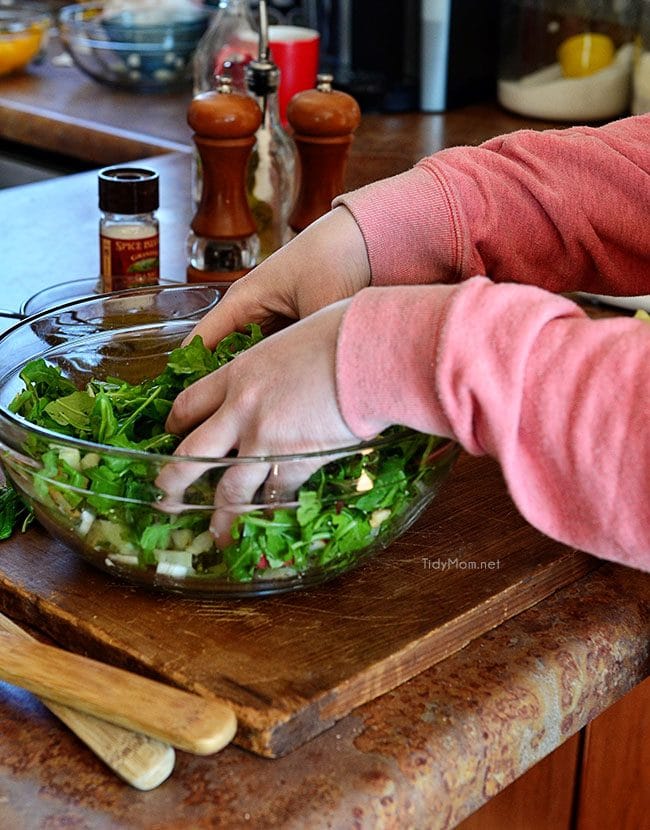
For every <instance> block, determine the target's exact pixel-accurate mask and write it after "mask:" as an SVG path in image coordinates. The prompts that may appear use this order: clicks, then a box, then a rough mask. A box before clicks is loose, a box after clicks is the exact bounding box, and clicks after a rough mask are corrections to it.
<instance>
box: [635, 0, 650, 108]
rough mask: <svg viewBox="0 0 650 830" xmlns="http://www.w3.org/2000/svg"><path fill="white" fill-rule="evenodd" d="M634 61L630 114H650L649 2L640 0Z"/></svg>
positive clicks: (649, 0)
mask: <svg viewBox="0 0 650 830" xmlns="http://www.w3.org/2000/svg"><path fill="white" fill-rule="evenodd" d="M637 45H638V49H637V53H636V55H635V61H634V77H633V84H632V86H633V95H632V112H633V114H634V115H640V114H641V113H642V112H650V0H641V6H640V14H639V37H638V40H637Z"/></svg>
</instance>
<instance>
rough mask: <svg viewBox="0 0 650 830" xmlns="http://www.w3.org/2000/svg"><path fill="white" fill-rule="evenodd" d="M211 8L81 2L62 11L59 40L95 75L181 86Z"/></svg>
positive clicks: (154, 86) (152, 86)
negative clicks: (130, 7)
mask: <svg viewBox="0 0 650 830" xmlns="http://www.w3.org/2000/svg"><path fill="white" fill-rule="evenodd" d="M210 16H211V10H210V9H208V8H207V7H200V6H196V7H195V8H192V9H190V10H183V11H182V12H181V11H171V10H169V9H164V10H160V9H156V8H152V7H147V8H145V9H139V10H132V11H126V10H124V11H120V12H114V11H112V10H111V8H110V4H105V3H77V4H75V5H71V6H65V7H64V8H62V9H61V10H60V12H59V17H58V24H59V33H60V36H61V40H62V42H63V45H64V47H65V49H66V50H67V52H68V53H69V54H70V56H71V57H72V59H73V61H74V62H75V64H76V65H77V66H78V67H79V69H81V70H82V72H85V73H86V74H87V75H88V76H90V77H91V78H92V79H93V80H95V81H98V82H100V83H103V84H106V85H108V86H112V87H118V88H121V89H130V90H133V91H137V92H157V91H163V90H166V89H171V88H175V87H178V86H183V85H185V84H187V83H189V82H190V81H191V78H192V58H193V56H194V51H195V49H196V46H197V44H198V42H199V40H200V39H201V36H202V35H203V33H204V32H205V30H206V28H207V25H208V22H209V20H210Z"/></svg>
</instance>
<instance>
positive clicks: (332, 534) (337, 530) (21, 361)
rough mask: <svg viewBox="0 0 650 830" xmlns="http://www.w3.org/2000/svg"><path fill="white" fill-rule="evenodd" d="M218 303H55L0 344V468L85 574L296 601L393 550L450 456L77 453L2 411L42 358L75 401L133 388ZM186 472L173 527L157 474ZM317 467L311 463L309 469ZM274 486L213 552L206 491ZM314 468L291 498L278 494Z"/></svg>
mask: <svg viewBox="0 0 650 830" xmlns="http://www.w3.org/2000/svg"><path fill="white" fill-rule="evenodd" d="M220 297H221V290H220V289H219V288H217V287H213V286H206V285H196V286H190V285H179V286H173V287H161V286H158V287H152V288H142V289H134V290H130V291H125V292H118V293H114V294H106V295H99V296H97V297H95V298H86V299H83V300H79V301H73V302H69V303H65V304H63V305H61V306H58V307H56V308H53V309H50V310H47V311H44V312H42V313H40V314H36V315H33V316H31V317H29V318H27V319H25V320H23V321H21V322H19V323H17V324H16V325H14V326H13V327H12V328H11V329H9V330H8V331H7V332H5V334H4V335H3V336H2V337H1V338H0V367H2V368H1V369H0V459H1V461H2V465H3V467H4V470H5V472H6V475H7V477H8V478H9V479H10V481H11V482H12V483H13V485H14V486H15V487H16V488H17V490H18V491H19V492H20V493H21V494H22V496H23V497H24V498H25V500H26V501H28V502H29V503H30V504H31V506H32V507H33V509H34V512H35V514H36V516H37V518H38V519H39V521H40V522H41V524H42V525H43V526H44V527H45V528H47V530H49V531H50V533H51V534H52V535H53V536H55V537H56V538H58V539H59V540H61V541H63V542H64V543H66V544H67V545H68V546H69V547H70V548H72V549H73V550H74V551H76V552H77V553H79V554H80V555H81V556H82V557H84V559H86V560H88V561H89V562H91V563H93V564H94V565H96V566H98V567H99V568H102V569H103V570H105V571H107V572H109V573H111V574H115V575H117V576H120V577H123V578H125V579H127V580H130V581H131V582H134V583H139V584H142V585H147V586H152V587H155V588H160V589H166V590H171V591H179V592H182V593H186V594H195V595H200V596H212V597H220V596H254V595H260V594H267V593H276V592H281V591H291V590H295V589H297V588H303V587H306V586H310V585H313V584H316V583H318V582H321V581H322V580H324V579H327V578H330V577H332V576H334V575H336V574H340V573H342V572H344V571H346V570H348V569H349V568H351V567H353V566H354V565H356V564H357V563H359V562H361V561H362V560H364V559H365V558H366V557H367V556H368V555H369V554H371V553H372V552H374V551H377V550H379V549H382V548H385V547H386V546H388V545H389V544H390V543H391V542H392V541H393V540H394V539H396V538H397V537H398V536H399V535H401V534H402V533H403V532H404V531H405V530H406V529H407V527H409V526H410V525H411V523H412V522H413V521H414V520H415V518H416V517H417V516H418V515H419V514H420V513H421V511H422V510H423V509H424V508H425V507H426V506H427V505H428V504H429V503H430V502H431V500H432V499H433V498H434V497H435V495H436V493H437V492H438V490H439V488H440V486H441V484H442V482H443V481H444V480H445V479H446V478H447V476H448V474H449V472H450V470H451V467H452V465H453V463H454V461H455V459H456V456H457V453H458V447H457V445H456V444H455V443H454V442H452V441H448V440H445V439H439V438H435V437H433V436H427V435H423V434H421V433H417V432H414V431H412V430H408V429H402V428H395V429H392V430H389V431H388V432H387V433H385V434H384V435H382V436H380V437H378V438H377V439H376V440H375V441H372V442H366V443H360V444H357V445H355V446H351V447H348V448H345V449H337V450H334V451H331V452H318V453H307V454H296V455H291V456H277V457H269V458H257V457H256V458H243V457H237V456H233V457H227V458H179V457H177V456H174V457H173V459H172V458H170V456H169V455H168V454H157V453H156V452H145V451H142V450H133V449H129V448H123V447H120V446H119V445H118V443H119V442H117V443H116V442H113V443H111V442H110V441H107V442H106V443H104V444H101V443H93V442H89V441H84V440H79V439H76V438H73V437H70V436H66V435H61V434H59V433H57V432H53V431H51V430H48V429H45V428H43V427H41V426H37V425H35V424H32V423H30V422H28V421H26V420H24V419H23V418H21V417H19V416H17V415H15V414H14V413H13V412H12V411H10V409H9V407H10V404H11V402H12V400H14V398H15V396H16V395H17V394H18V393H19V392H20V391H21V389H23V382H22V380H21V379H20V373H21V371H22V370H23V368H24V367H25V365H26V364H27V363H29V362H30V361H33V360H35V359H38V358H42V359H43V360H44V362H45V364H46V365H47V366H50V367H52V366H53V367H58V368H60V369H61V371H62V373H63V375H64V376H65V377H66V378H69V379H70V380H71V381H73V382H74V384H75V386H76V387H77V388H80V389H81V388H83V387H84V386H85V385H86V384H87V383H88V382H89V381H90V380H91V379H93V378H94V379H100V380H105V379H106V378H119V379H122V380H126V381H128V382H130V383H139V382H140V381H141V380H143V379H145V378H151V377H153V376H155V375H157V374H158V373H159V372H160V371H162V369H163V368H164V366H165V364H166V362H167V360H168V357H169V355H170V354H171V352H172V351H173V350H174V349H175V348H176V347H177V346H178V345H179V344H180V342H181V340H182V339H183V338H184V337H185V336H186V335H187V334H188V333H189V332H190V331H191V329H192V327H193V326H194V325H195V323H196V322H197V320H198V319H200V318H201V317H202V316H203V315H204V314H205V313H206V312H207V311H208V310H209V309H210V308H212V307H213V306H214V305H215V303H217V302H218V301H219V299H220ZM179 460H181V461H183V462H185V463H190V464H194V465H196V468H197V475H198V476H199V477H198V478H197V480H196V481H195V482H194V483H193V484H192V485H191V486H190V487H189V488H188V489H187V490H186V492H185V495H184V497H183V503H182V505H177V506H175V509H174V511H173V512H171V511H168V510H167V509H166V507H165V503H164V502H162V501H161V499H162V496H163V494H162V493H161V492H160V491H159V490H158V488H157V487H156V484H155V482H156V478H157V476H158V473H159V471H160V470H161V469H162V467H163V466H165V465H167V464H169V463H176V462H177V461H179ZM314 462H315V463H314ZM260 463H264V464H266V465H268V466H269V469H270V472H269V475H268V478H267V480H266V482H265V485H264V487H263V488H261V489H260V492H259V493H258V494H257V495H256V496H255V498H254V500H253V503H251V504H242V505H238V506H237V507H236V510H235V513H236V514H237V515H238V518H236V519H235V520H234V524H233V528H236V530H234V541H233V542H232V543H231V544H229V545H228V546H226V547H225V548H224V549H223V550H220V549H218V548H216V547H215V543H214V539H213V537H212V536H211V534H210V532H209V530H208V528H209V522H210V517H211V514H212V512H213V510H214V507H213V500H214V489H215V486H216V484H217V483H218V481H219V479H220V477H221V476H222V475H223V474H224V472H225V471H226V470H228V469H229V468H231V467H233V466H238V465H250V464H260ZM305 465H311V469H313V468H314V467H319V470H318V471H317V472H316V473H314V474H313V475H312V476H311V478H310V479H309V480H308V481H307V482H306V483H305V484H303V485H301V486H300V488H299V489H298V491H297V492H291V493H282V495H279V493H280V492H281V490H282V488H281V487H280V486H279V485H278V486H277V487H276V486H275V483H276V482H280V481H282V480H287V479H289V480H291V479H292V478H293V479H294V480H295V477H293V476H291V470H292V469H294V470H296V469H297V470H300V469H304V467H305Z"/></svg>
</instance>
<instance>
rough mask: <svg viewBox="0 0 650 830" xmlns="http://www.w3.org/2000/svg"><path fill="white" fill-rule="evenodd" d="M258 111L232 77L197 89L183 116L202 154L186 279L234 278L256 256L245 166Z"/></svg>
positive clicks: (257, 250) (221, 78) (259, 114)
mask: <svg viewBox="0 0 650 830" xmlns="http://www.w3.org/2000/svg"><path fill="white" fill-rule="evenodd" d="M261 119H262V114H261V112H260V108H259V107H258V105H257V103H256V102H255V101H254V100H253V98H251V97H250V96H248V95H244V94H240V93H236V92H233V91H232V82H231V79H230V78H228V77H227V76H219V77H218V78H217V89H216V90H211V91H209V92H203V93H201V94H200V95H197V96H196V97H195V98H194V99H193V100H192V103H191V104H190V107H189V110H188V113H187V122H188V124H189V125H190V127H191V128H192V129H193V130H194V136H193V139H194V143H195V144H196V148H197V151H198V154H199V157H200V159H201V169H202V187H201V201H200V203H199V206H198V208H197V211H196V214H195V215H194V218H193V219H192V223H191V232H190V236H189V239H188V249H189V258H190V261H189V264H188V267H187V280H188V282H206V281H214V280H219V281H224V282H233V281H234V280H236V279H238V278H239V277H241V276H243V275H244V274H246V273H247V272H248V271H250V269H251V268H252V267H253V266H255V265H256V264H257V262H258V257H259V238H258V236H257V228H256V225H255V220H254V218H253V215H252V213H251V211H250V208H249V206H248V200H247V197H246V169H247V165H248V160H249V158H250V154H251V150H252V148H253V145H254V144H255V132H256V131H257V128H258V127H259V125H260V122H261Z"/></svg>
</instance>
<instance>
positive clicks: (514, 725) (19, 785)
mask: <svg viewBox="0 0 650 830" xmlns="http://www.w3.org/2000/svg"><path fill="white" fill-rule="evenodd" d="M188 100H189V99H188V97H187V95H183V94H181V93H179V94H175V95H173V96H151V97H143V96H130V95H127V94H125V93H113V92H111V91H109V90H105V89H103V88H101V87H98V86H97V85H96V84H94V83H92V82H91V81H87V80H85V79H84V78H82V76H81V75H79V73H78V72H77V70H76V69H74V68H62V67H53V66H52V65H51V64H47V65H43V66H41V67H36V68H35V69H33V70H32V71H31V72H30V73H29V74H27V75H24V76H19V77H15V78H9V79H0V137H3V138H5V139H8V140H11V141H18V142H21V143H25V144H27V145H29V146H32V147H37V148H40V149H45V150H52V151H57V152H61V150H62V149H65V151H66V153H68V154H69V155H73V156H75V157H77V158H81V159H83V160H85V161H90V162H93V163H96V164H97V165H98V166H100V165H104V164H112V163H117V162H124V161H132V160H136V159H138V160H141V159H144V158H146V159H147V161H146V163H147V164H149V165H151V166H154V167H156V169H158V170H159V172H160V176H161V197H162V206H161V210H160V218H161V245H162V273H163V275H164V276H166V277H168V278H170V279H174V280H182V279H183V274H184V250H183V245H184V239H185V234H186V230H187V226H188V223H189V218H190V207H189V202H190V199H189V163H190V160H189V151H190V149H191V144H190V135H189V131H188V129H187V127H186V126H185V123H184V112H185V109H186V106H187V103H188ZM522 126H531V127H534V128H544V127H545V126H549V125H545V124H543V123H541V122H534V123H528V122H524V121H522V120H520V119H518V118H516V117H514V116H510V115H508V114H506V113H504V112H502V111H501V110H499V109H497V108H495V107H491V106H484V107H481V106H477V107H470V108H466V109H464V110H459V111H457V112H455V113H450V114H448V115H426V116H425V115H418V114H407V115H395V116H379V115H368V116H364V118H363V121H362V127H361V129H360V130H359V133H358V136H357V140H356V141H355V144H354V150H353V154H352V158H351V161H350V167H349V171H348V184H349V186H350V187H353V186H357V185H360V184H363V183H365V182H367V181H371V180H373V179H376V178H379V177H381V176H385V175H390V174H393V173H397V172H399V171H400V170H403V169H405V168H407V167H408V166H409V165H410V164H412V163H413V161H415V160H416V159H417V158H419V157H420V156H421V155H424V154H425V153H428V152H433V151H435V150H437V149H439V148H441V147H443V146H449V145H452V144H460V143H477V142H479V141H481V140H483V139H485V138H488V137H489V136H491V135H495V134H498V133H500V132H505V131H509V130H514V129H517V128H519V127H522ZM0 214H1V215H2V217H3V232H2V235H1V236H0V263H1V265H0V268H1V269H2V285H3V296H2V301H1V304H2V305H3V306H4V307H9V308H14V309H15V308H18V307H19V305H20V303H21V302H22V301H23V300H24V299H25V298H26V297H27V296H28V295H29V294H31V293H33V292H34V291H36V290H39V289H40V288H43V287H45V286H46V285H48V284H52V283H53V282H57V281H61V280H68V279H78V278H83V277H89V276H93V275H95V274H96V273H97V266H98V253H97V238H96V237H97V219H98V213H97V207H96V173H94V172H91V173H80V174H76V175H72V176H66V177H63V178H60V179H56V180H52V181H48V182H45V183H39V184H32V185H26V186H24V187H20V188H14V189H10V190H6V191H4V192H0ZM504 521H507V517H504ZM1 561H2V549H1V546H0V567H1ZM477 578H478V577H477ZM649 610H650V576H648V575H644V574H640V573H637V572H634V571H631V570H629V569H626V568H623V567H618V566H613V565H606V564H604V565H601V566H598V567H597V568H596V569H595V570H594V571H593V572H592V573H591V574H590V575H589V576H587V577H584V578H582V579H580V580H578V581H577V582H575V583H573V584H572V585H570V586H569V587H567V588H564V589H562V590H560V591H558V592H556V593H555V594H554V595H553V596H551V597H549V598H547V599H545V600H543V601H542V602H540V603H538V604H537V605H536V606H534V607H533V608H531V609H529V610H527V611H525V612H523V613H521V614H519V615H518V616H517V617H515V618H513V619H511V620H509V621H507V622H505V623H503V624H501V625H500V626H498V627H497V628H495V629H493V630H492V631H489V632H488V633H486V634H484V635H483V636H481V637H479V638H477V639H475V640H474V641H473V642H471V643H470V644H469V645H467V646H466V647H465V648H464V649H462V650H461V651H459V652H458V653H456V654H455V655H453V656H452V657H449V658H447V659H446V660H444V661H442V662H440V663H438V664H437V665H435V666H433V667H432V668H430V669H428V670H427V671H424V672H423V673H421V674H420V675H418V676H417V677H415V678H414V679H413V680H411V681H409V682H407V683H404V684H402V685H401V686H399V687H398V688H396V689H395V690H394V691H392V692H390V693H388V694H385V695H383V696H382V697H380V698H377V699H376V700H374V701H371V702H370V703H367V704H365V705H363V706H361V707H359V708H358V709H356V710H355V711H353V712H352V714H350V715H349V716H348V717H346V718H344V719H343V720H341V721H339V723H338V724H337V725H336V726H334V727H333V728H332V729H330V730H329V731H328V732H326V733H324V734H322V735H320V736H319V737H317V738H315V739H314V740H312V741H310V742H309V743H307V744H306V745H304V746H302V747H301V748H299V749H297V750H296V751H294V752H293V753H291V754H290V755H288V756H286V757H284V758H281V759H278V760H272V761H271V760H265V759H262V758H260V757H257V756H254V755H252V754H250V753H248V752H246V751H244V750H241V749H238V748H236V747H229V748H227V749H226V750H224V751H223V752H222V753H220V754H219V755H217V756H214V757H211V758H198V757H193V756H190V755H187V754H185V753H180V752H179V753H178V760H177V765H176V769H175V772H174V774H173V776H172V777H171V778H170V779H169V780H168V781H167V782H166V783H165V784H163V785H162V786H161V787H160V788H158V789H157V790H154V791H152V792H149V793H139V792H136V791H134V790H132V789H130V788H129V787H127V786H126V785H124V784H122V783H121V782H119V781H118V780H117V779H116V778H115V777H114V776H113V775H112V774H111V773H110V772H109V771H108V770H107V769H106V768H105V767H104V766H103V765H102V764H101V763H100V762H99V761H98V760H97V759H96V758H95V757H94V756H93V755H92V754H91V753H90V752H89V751H88V750H87V749H86V748H85V747H84V746H83V745H81V744H80V743H79V742H78V741H77V740H76V739H75V738H74V736H72V735H71V734H70V733H69V732H67V731H66V729H65V728H64V727H62V726H61V724H60V723H59V722H58V721H56V720H55V719H54V718H53V717H52V716H51V715H50V714H49V713H48V712H47V711H46V710H45V709H44V707H42V706H41V705H40V704H39V703H38V702H37V701H36V700H35V699H34V698H33V697H32V696H30V695H28V694H26V693H23V692H21V691H19V690H16V689H15V688H12V687H10V686H7V685H4V684H0V734H2V741H0V827H12V828H16V830H20V828H25V829H26V830H35V828H48V830H54V828H63V827H75V828H92V830H104V828H105V829H106V830H116V828H147V829H148V828H157V830H163V828H165V829H166V828H170V830H171V828H180V827H191V828H208V827H210V828H214V827H228V828H239V827H264V828H272V827H282V828H296V830H299V829H300V830H301V829H302V828H305V827H309V828H310V830H311V828H347V827H350V828H353V827H354V828H380V827H385V828H397V827H399V828H402V827H426V828H431V830H435V828H451V827H454V826H456V825H457V824H458V823H459V822H460V821H461V820H462V819H463V818H465V817H466V816H468V815H469V814H470V813H472V812H473V811H475V810H476V809H478V808H479V807H480V806H481V805H482V804H483V803H485V802H486V801H488V800H489V799H491V798H492V797H493V796H494V795H495V794H497V793H498V792H500V791H501V790H503V789H504V788H505V787H506V786H507V785H508V784H509V783H510V782H512V781H513V780H515V779H516V778H517V777H519V776H520V775H522V773H524V771H525V770H527V769H528V768H530V767H531V766H533V765H534V764H536V763H537V762H538V761H539V760H540V759H542V758H543V757H544V756H546V755H548V754H549V753H550V752H552V751H553V750H554V749H555V748H556V747H558V746H560V745H561V744H563V742H565V741H567V739H568V738H570V736H572V735H574V734H575V733H577V732H578V731H579V730H580V729H581V728H582V727H584V726H585V725H586V724H588V723H589V722H590V721H592V720H593V719H594V718H595V717H596V716H598V715H599V714H600V713H601V712H603V711H604V710H605V709H606V708H607V707H608V706H610V705H611V704H612V703H614V702H615V701H617V700H618V699H619V698H621V697H622V696H623V695H624V694H625V693H626V692H627V691H628V690H630V689H632V688H633V687H634V686H636V685H637V684H639V683H640V682H641V681H642V680H643V679H644V678H645V677H646V676H647V675H648V674H649V673H650V646H649V643H650V614H649V613H648V611H649Z"/></svg>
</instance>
